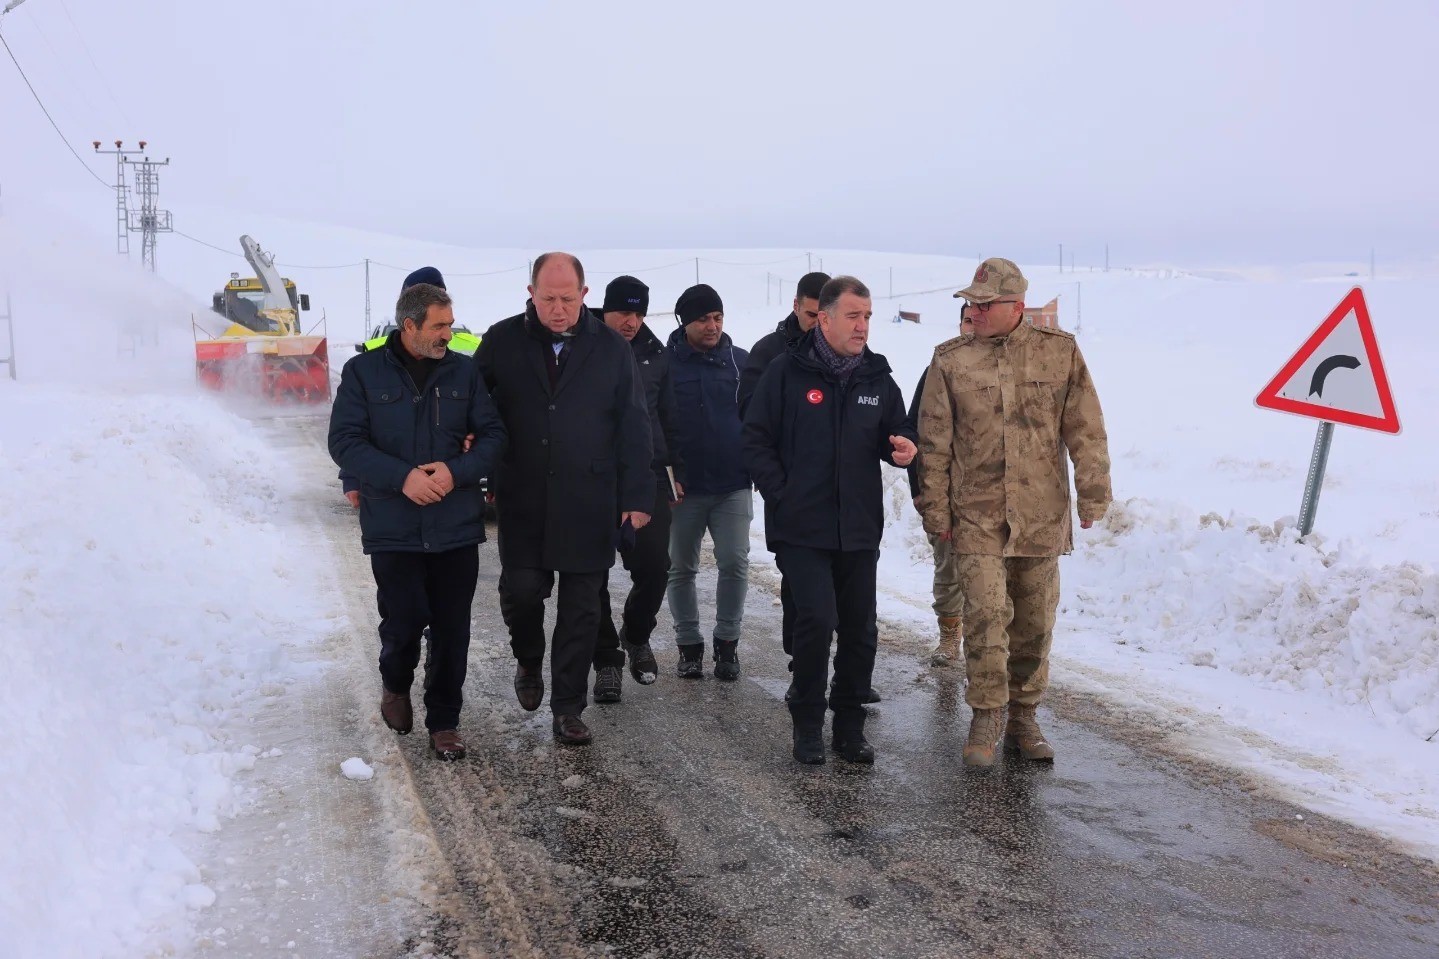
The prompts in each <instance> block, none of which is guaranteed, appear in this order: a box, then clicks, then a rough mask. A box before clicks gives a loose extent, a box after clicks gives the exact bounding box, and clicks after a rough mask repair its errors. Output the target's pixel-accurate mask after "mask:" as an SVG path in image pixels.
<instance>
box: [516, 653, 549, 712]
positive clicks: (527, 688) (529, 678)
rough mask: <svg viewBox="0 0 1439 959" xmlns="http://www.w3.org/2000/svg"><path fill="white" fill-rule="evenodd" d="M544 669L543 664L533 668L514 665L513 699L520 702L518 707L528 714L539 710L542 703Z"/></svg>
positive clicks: (522, 664) (543, 695)
mask: <svg viewBox="0 0 1439 959" xmlns="http://www.w3.org/2000/svg"><path fill="white" fill-rule="evenodd" d="M544 668H545V665H544V663H539V664H538V665H535V666H526V665H525V664H524V663H515V698H516V699H518V700H519V701H520V706H521V707H522V708H523V709H525V710H526V711H528V712H534V711H535V710H536V709H539V708H540V703H542V702H544V699H545V677H544Z"/></svg>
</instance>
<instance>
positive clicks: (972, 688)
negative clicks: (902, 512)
mask: <svg viewBox="0 0 1439 959" xmlns="http://www.w3.org/2000/svg"><path fill="white" fill-rule="evenodd" d="M1028 289H1029V282H1028V281H1027V280H1026V279H1025V278H1024V275H1023V274H1022V273H1020V271H1019V267H1017V266H1015V265H1014V264H1013V263H1012V262H1010V261H1009V260H1004V259H999V258H994V259H989V260H986V261H984V263H982V264H981V265H980V267H979V269H978V270H977V271H975V274H974V282H973V283H972V284H970V285H969V286H968V287H966V288H965V289H963V290H960V291H959V292H958V293H956V294H955V296H957V297H964V299H965V300H967V301H968V302H969V303H971V304H972V305H973V310H972V313H971V315H972V317H973V321H974V332H973V333H972V334H970V333H967V334H964V335H962V336H960V337H957V338H956V339H953V340H949V341H948V342H945V343H942V344H940V345H939V347H937V348H936V349H935V351H934V359H933V361H932V362H931V363H930V366H929V370H928V373H927V374H926V376H925V388H924V396H923V398H922V399H921V401H920V414H919V437H920V502H921V506H922V507H923V511H924V528H925V531H926V532H928V533H932V534H934V535H935V536H938V537H939V538H940V539H942V540H943V539H947V540H949V542H950V545H951V546H952V547H953V549H954V552H955V555H956V562H957V567H958V571H959V588H960V592H961V593H962V594H963V596H964V614H963V615H964V646H965V664H966V666H967V668H968V672H969V687H968V690H967V691H966V694H965V698H966V699H967V700H968V702H969V705H970V706H971V707H972V708H973V710H974V718H973V720H972V721H971V723H970V727H969V739H968V741H967V742H966V743H965V746H964V762H965V764H966V765H970V766H989V765H992V764H993V762H994V753H995V748H996V746H997V745H998V743H999V740H1000V737H1001V734H1002V735H1003V737H1004V741H1005V746H1006V748H1008V749H1012V750H1017V751H1018V752H1019V753H1020V754H1021V755H1023V756H1024V757H1025V758H1026V759H1035V760H1044V761H1053V759H1054V750H1053V748H1052V747H1051V746H1050V745H1049V744H1048V743H1047V742H1045V740H1044V734H1043V732H1041V730H1040V728H1039V723H1038V722H1037V721H1036V719H1035V706H1036V705H1037V704H1038V703H1039V700H1040V697H1041V696H1042V695H1043V694H1044V689H1045V687H1046V686H1047V685H1048V682H1049V647H1050V641H1051V640H1052V638H1053V635H1054V619H1055V612H1056V610H1057V608H1058V605H1059V556H1060V554H1062V553H1067V552H1069V550H1070V548H1071V546H1072V536H1071V528H1070V505H1069V476H1068V467H1067V465H1066V463H1065V461H1064V458H1065V455H1066V451H1067V453H1068V455H1069V457H1070V458H1071V459H1072V460H1073V461H1074V474H1075V491H1076V493H1077V499H1078V506H1079V522H1080V526H1082V527H1083V528H1085V529H1088V528H1089V527H1090V526H1092V525H1093V524H1094V523H1095V522H1096V521H1097V520H1099V519H1101V518H1103V516H1104V513H1105V510H1106V509H1107V508H1108V506H1109V501H1110V499H1111V494H1110V485H1109V441H1108V437H1107V436H1106V435H1105V432H1104V416H1103V414H1102V413H1101V411H1100V408H1099V396H1098V394H1097V393H1096V392H1095V389H1094V381H1093V380H1092V379H1091V378H1090V375H1089V368H1088V367H1087V366H1085V363H1084V357H1083V356H1082V355H1080V352H1079V344H1077V343H1076V342H1075V340H1074V337H1073V335H1071V334H1069V333H1066V332H1064V331H1062V330H1054V329H1045V328H1043V327H1036V326H1031V325H1029V324H1028V323H1025V322H1024V319H1023V317H1024V294H1025V292H1026V291H1027V290H1028ZM1006 707H1008V724H1007V725H1006V724H1005V710H1006Z"/></svg>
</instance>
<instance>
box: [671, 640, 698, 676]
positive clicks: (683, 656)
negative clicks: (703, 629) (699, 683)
mask: <svg viewBox="0 0 1439 959" xmlns="http://www.w3.org/2000/svg"><path fill="white" fill-rule="evenodd" d="M675 672H676V673H677V674H678V675H679V677H680V679H703V678H704V674H705V647H704V643H695V644H694V645H692V646H681V647H680V661H679V664H678V665H677V666H676V667H675Z"/></svg>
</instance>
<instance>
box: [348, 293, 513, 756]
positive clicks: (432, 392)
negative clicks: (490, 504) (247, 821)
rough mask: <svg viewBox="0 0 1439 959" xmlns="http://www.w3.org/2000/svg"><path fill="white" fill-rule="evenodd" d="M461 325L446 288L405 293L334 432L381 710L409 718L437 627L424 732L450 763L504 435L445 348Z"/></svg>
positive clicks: (358, 366) (476, 379) (353, 364)
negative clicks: (353, 516) (363, 583)
mask: <svg viewBox="0 0 1439 959" xmlns="http://www.w3.org/2000/svg"><path fill="white" fill-rule="evenodd" d="M454 321H455V315H454V310H453V308H452V306H451V303H450V297H449V295H448V294H447V293H446V292H445V291H444V290H442V289H440V288H439V287H437V286H432V285H430V284H427V283H420V284H416V285H413V286H410V287H408V288H407V289H405V291H404V292H403V293H401V294H400V299H399V302H398V303H397V304H396V305H395V323H396V325H397V326H398V327H399V329H397V330H395V331H394V332H393V333H391V334H390V337H389V341H388V342H387V343H386V344H385V346H384V348H383V349H378V350H372V351H370V352H368V353H365V354H362V355H360V356H356V357H355V358H354V359H352V360H351V361H350V362H349V363H346V364H345V368H344V371H343V373H342V374H341V377H340V388H339V390H338V391H337V392H336V394H335V404H334V408H333V409H332V411H331V414H330V438H329V445H330V456H331V457H332V458H333V459H334V461H335V463H336V464H337V465H338V466H339V467H340V469H341V470H343V471H344V472H345V473H348V474H349V475H351V476H353V477H355V478H356V479H357V480H358V481H359V484H360V541H361V544H362V545H363V547H364V550H365V552H366V553H367V554H368V555H369V557H370V565H371V567H372V569H373V570H374V574H375V584H376V586H378V587H379V605H380V678H381V680H382V681H383V683H384V692H383V694H382V695H381V698H380V715H381V716H382V717H383V718H384V721H385V724H386V725H388V726H389V727H390V728H391V729H393V730H395V732H397V733H400V734H402V735H403V734H405V733H408V732H409V731H410V729H411V728H412V725H413V710H412V706H411V703H410V685H411V684H412V682H413V681H414V677H415V668H416V666H417V665H418V664H419V659H420V635H421V632H422V631H423V630H424V628H425V626H426V625H428V626H429V627H430V658H429V661H428V663H427V665H426V682H425V728H426V729H428V730H429V732H430V744H431V746H432V747H433V749H434V751H435V754H436V755H438V756H439V757H440V758H441V759H460V758H463V757H464V755H465V744H464V741H463V740H462V739H461V738H460V735H459V731H458V726H459V718H460V707H461V704H462V702H463V687H464V682H465V667H466V662H467V658H468V655H469V648H470V603H471V601H472V600H473V599H474V595H475V583H476V580H477V578H478V575H479V561H480V560H479V544H480V543H483V542H484V541H485V523H484V498H483V495H482V493H481V491H480V485H479V484H480V479H481V478H482V477H484V476H486V475H487V474H488V473H489V471H490V469H491V468H492V467H493V466H494V464H495V463H496V462H497V461H498V460H499V456H500V450H501V448H502V447H503V446H504V442H505V429H504V426H503V424H502V423H501V422H500V419H499V417H498V416H497V415H496V413H495V409H494V407H493V406H492V405H491V404H490V398H489V394H488V393H487V392H486V391H485V385H484V382H483V381H482V380H481V379H480V376H479V374H478V372H477V371H476V370H475V368H474V364H473V363H472V362H471V361H470V360H469V358H467V357H462V356H459V355H457V354H455V353H451V352H450V351H449V349H448V348H447V345H448V343H449V340H450V327H451V326H452V325H453V324H454ZM467 434H473V436H474V442H473V444H471V445H470V446H469V449H468V451H465V437H466V435H467Z"/></svg>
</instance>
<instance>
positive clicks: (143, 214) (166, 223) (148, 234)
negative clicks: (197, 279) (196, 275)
mask: <svg viewBox="0 0 1439 959" xmlns="http://www.w3.org/2000/svg"><path fill="white" fill-rule="evenodd" d="M90 145H91V146H93V147H94V148H95V152H96V153H99V154H102V155H106V156H113V157H114V158H115V252H116V253H118V254H120V255H121V256H123V257H127V258H128V257H129V256H130V234H131V233H139V234H140V257H141V262H142V263H144V265H145V266H146V267H148V268H149V270H150V272H151V273H153V272H155V245H156V240H157V238H158V236H159V234H161V233H170V232H173V231H174V223H173V220H172V218H171V214H170V211H169V210H161V209H160V208H159V199H160V171H159V169H158V168H159V167H162V166H169V164H170V158H169V157H166V158H165V159H164V160H163V161H157V160H151V159H150V158H149V157H147V156H145V148H146V146H147V144H146V142H145V141H144V140H141V141H140V149H138V150H127V149H125V141H124V140H116V141H115V149H113V150H102V149H100V141H99V140H93V141H91V144H90ZM137 156H138V157H139V158H140V159H138V160H135V159H132V157H137ZM127 165H128V166H134V167H136V171H135V189H136V192H137V193H138V194H139V196H140V212H139V213H138V214H136V215H132V214H131V213H130V210H129V205H128V202H127V194H128V190H127V189H126V185H125V167H126V166H127Z"/></svg>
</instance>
